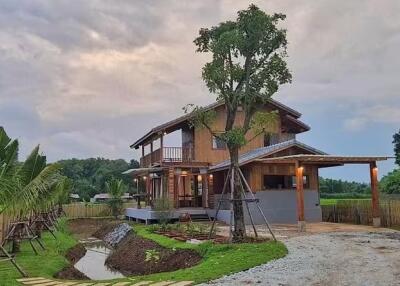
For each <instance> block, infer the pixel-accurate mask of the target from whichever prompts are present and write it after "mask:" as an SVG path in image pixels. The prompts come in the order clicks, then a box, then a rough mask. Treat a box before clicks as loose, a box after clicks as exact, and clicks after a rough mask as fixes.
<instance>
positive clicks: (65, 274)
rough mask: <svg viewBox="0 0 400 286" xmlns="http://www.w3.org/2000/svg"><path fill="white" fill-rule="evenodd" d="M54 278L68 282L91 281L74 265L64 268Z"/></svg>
mask: <svg viewBox="0 0 400 286" xmlns="http://www.w3.org/2000/svg"><path fill="white" fill-rule="evenodd" d="M54 278H58V279H68V280H90V279H89V278H88V277H86V276H85V274H83V273H82V272H80V271H79V270H77V269H75V268H74V266H72V265H69V266H67V267H64V268H63V269H62V270H61V271H60V272H58V273H57V274H55V275H54Z"/></svg>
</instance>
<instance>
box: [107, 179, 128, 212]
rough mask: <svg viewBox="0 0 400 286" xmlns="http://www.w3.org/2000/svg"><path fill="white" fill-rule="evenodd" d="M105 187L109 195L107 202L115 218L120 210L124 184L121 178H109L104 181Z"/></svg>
mask: <svg viewBox="0 0 400 286" xmlns="http://www.w3.org/2000/svg"><path fill="white" fill-rule="evenodd" d="M106 189H107V193H108V194H109V195H110V199H109V200H108V201H107V203H108V205H109V206H110V209H111V213H112V215H113V216H115V218H117V217H118V215H119V214H120V213H121V210H122V205H123V201H122V196H123V195H124V192H125V185H124V183H123V182H122V180H121V179H116V178H111V179H110V180H109V181H107V182H106Z"/></svg>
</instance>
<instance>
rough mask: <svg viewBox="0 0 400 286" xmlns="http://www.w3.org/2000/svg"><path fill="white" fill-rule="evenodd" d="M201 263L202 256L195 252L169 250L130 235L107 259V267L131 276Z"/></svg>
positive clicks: (150, 241) (172, 269)
mask: <svg viewBox="0 0 400 286" xmlns="http://www.w3.org/2000/svg"><path fill="white" fill-rule="evenodd" d="M200 261H201V256H200V255H199V254H198V252H196V251H194V250H189V249H168V248H165V247H162V246H160V245H159V244H157V243H156V242H154V241H152V240H149V239H145V238H141V237H138V236H136V235H134V234H130V235H128V237H126V238H125V239H124V240H123V241H122V242H121V243H120V244H119V245H118V246H117V248H116V249H115V250H114V251H113V252H112V253H111V255H110V256H109V257H108V258H107V260H106V265H108V266H109V267H110V268H112V269H115V270H118V271H119V272H121V273H122V274H124V275H126V276H129V275H147V274H152V273H159V272H168V271H174V270H178V269H184V268H188V267H192V266H194V265H196V264H198V263H199V262H200Z"/></svg>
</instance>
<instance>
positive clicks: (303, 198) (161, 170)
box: [125, 99, 387, 223]
mask: <svg viewBox="0 0 400 286" xmlns="http://www.w3.org/2000/svg"><path fill="white" fill-rule="evenodd" d="M205 108H206V109H207V110H215V112H216V120H215V121H214V123H213V125H212V126H211V128H212V130H214V132H219V131H220V132H222V131H223V130H224V126H225V119H226V112H225V105H224V103H223V102H216V103H213V104H211V105H209V106H207V107H205ZM261 109H263V110H265V111H272V110H275V111H277V113H278V115H279V116H278V120H277V124H274V125H275V126H273V127H272V126H271V127H269V129H270V130H268V131H269V132H268V134H267V135H264V134H262V135H258V136H254V135H255V134H253V133H252V132H251V131H250V132H248V134H247V137H248V139H250V138H252V140H251V141H249V143H248V144H247V145H245V146H243V147H242V148H241V149H240V158H239V163H240V165H241V169H242V171H243V173H244V175H245V177H246V180H247V181H248V183H249V185H250V188H251V189H252V192H253V193H255V195H256V197H257V198H259V200H260V204H261V206H262V208H263V211H264V212H265V214H266V216H267V217H268V219H269V220H270V221H271V222H277V223H278V222H279V223H294V222H296V221H300V222H304V221H305V220H307V221H321V208H320V204H319V202H320V201H319V190H318V186H319V184H318V170H319V168H324V167H332V166H340V165H343V164H346V163H366V164H369V165H370V166H371V168H370V169H371V186H372V187H373V188H372V192H373V198H374V200H373V201H374V204H375V208H374V209H375V211H376V214H375V216H376V217H379V214H378V211H377V207H376V204H377V201H378V190H377V169H376V161H379V160H385V159H387V157H346V156H331V155H327V154H326V153H324V152H322V151H320V150H317V149H315V148H313V147H311V146H308V145H306V144H304V143H301V142H299V141H298V140H297V139H296V136H297V134H299V133H302V132H306V131H309V130H310V127H309V126H307V125H306V124H305V123H303V122H302V121H301V120H300V117H301V114H300V113H299V112H297V111H295V110H293V109H292V108H290V107H288V106H286V105H284V104H282V103H280V102H278V101H275V100H272V99H271V100H270V101H269V102H268V103H267V104H265V105H264V106H262V107H261ZM190 119H191V114H186V115H184V116H181V117H179V118H176V119H174V120H172V121H169V122H167V123H164V124H162V125H159V126H157V127H155V128H153V129H151V130H150V131H149V132H148V133H146V134H145V135H144V136H142V137H141V138H139V139H138V140H137V141H136V142H134V143H133V144H132V145H131V148H135V149H140V150H141V154H142V156H141V158H140V168H138V169H131V170H128V171H127V172H125V173H126V174H130V175H132V176H133V178H134V179H135V180H137V181H139V182H141V185H142V186H143V187H144V188H145V192H146V193H147V203H148V205H149V206H152V205H154V202H155V201H156V200H157V199H168V200H169V201H170V204H171V205H172V206H173V208H174V209H175V210H176V211H175V214H174V216H176V217H177V216H179V215H180V213H182V212H188V213H191V214H192V215H202V214H207V215H208V216H211V217H212V216H214V215H215V206H216V202H217V201H218V200H219V198H220V197H221V190H222V188H223V183H224V179H225V177H226V175H227V169H228V168H229V153H228V150H227V148H226V146H225V144H224V142H222V141H220V140H218V138H217V137H215V136H213V135H212V134H211V133H210V132H209V130H208V129H206V128H199V127H192V126H191V124H190ZM243 120H244V114H243V112H242V110H241V109H240V108H239V109H238V113H237V118H236V122H237V124H239V123H241V122H242V121H243ZM177 131H181V144H179V146H165V145H164V136H165V135H167V134H169V133H171V132H177ZM253 137H254V138H253ZM126 214H127V216H128V217H131V218H134V219H143V220H146V221H149V220H152V219H156V214H155V212H154V210H152V209H151V207H149V208H147V209H141V210H139V209H127V213H126ZM229 216H230V211H229V208H228V206H224V207H223V210H222V211H221V212H220V213H219V216H218V219H220V220H223V221H227V220H228V219H229ZM254 219H255V221H256V223H260V222H261V221H262V218H261V217H259V216H257V215H256V214H255V217H254ZM246 220H248V218H246Z"/></svg>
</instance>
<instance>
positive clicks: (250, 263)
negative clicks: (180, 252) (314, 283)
mask: <svg viewBox="0 0 400 286" xmlns="http://www.w3.org/2000/svg"><path fill="white" fill-rule="evenodd" d="M135 230H136V232H137V234H138V235H140V236H142V237H145V238H148V239H151V240H154V241H155V242H157V243H158V244H160V245H161V246H164V247H167V248H170V249H193V250H195V251H197V252H199V253H200V254H201V256H202V257H203V259H202V261H201V262H200V263H199V264H198V265H196V266H194V267H190V268H186V269H181V270H177V271H173V272H166V273H158V274H152V275H146V276H136V277H132V278H135V279H137V281H144V280H147V281H149V280H151V281H165V280H174V281H184V280H190V281H194V282H195V284H197V283H201V282H206V281H209V280H212V279H216V278H219V277H221V276H223V275H228V274H231V273H235V272H239V271H243V270H246V269H249V268H252V267H255V266H257V265H260V264H264V263H267V262H268V261H271V260H273V259H278V258H280V257H283V256H285V255H286V254H287V249H286V247H285V245H284V244H283V243H280V242H263V243H240V244H231V245H226V244H213V243H211V242H205V243H202V244H198V245H196V244H190V243H185V242H181V241H177V240H175V239H171V238H167V237H165V236H163V235H158V234H153V233H151V232H149V231H148V228H147V227H145V226H142V225H135ZM135 282H136V280H135Z"/></svg>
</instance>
